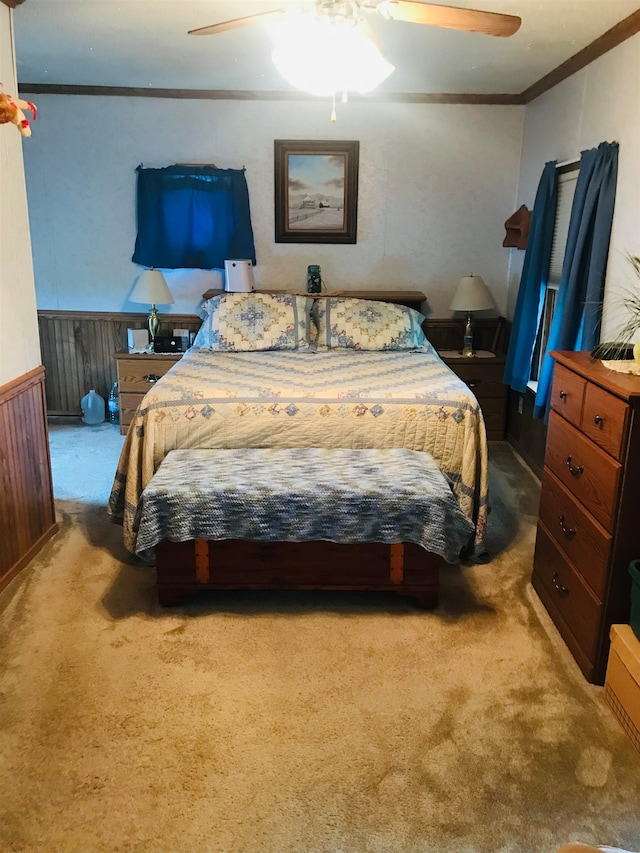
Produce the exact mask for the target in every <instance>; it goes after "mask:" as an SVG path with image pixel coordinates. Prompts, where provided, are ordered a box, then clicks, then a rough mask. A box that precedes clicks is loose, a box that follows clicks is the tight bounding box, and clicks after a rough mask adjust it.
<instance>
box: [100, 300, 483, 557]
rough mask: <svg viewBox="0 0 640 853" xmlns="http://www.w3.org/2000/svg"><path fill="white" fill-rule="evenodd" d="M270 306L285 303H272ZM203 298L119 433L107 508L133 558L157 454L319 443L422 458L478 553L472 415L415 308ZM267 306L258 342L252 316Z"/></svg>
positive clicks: (479, 436)
mask: <svg viewBox="0 0 640 853" xmlns="http://www.w3.org/2000/svg"><path fill="white" fill-rule="evenodd" d="M271 299H276V300H279V301H282V300H284V302H285V303H286V304H285V305H284V306H282V305H276V306H275V309H274V305H273V304H272V303H271V302H270V301H269V300H271ZM256 300H257V301H256ZM287 300H290V302H289V303H287ZM265 301H267V302H268V304H267V306H266V309H265V308H264V304H265ZM210 302H211V303H214V304H213V306H209V311H210V313H209V315H208V318H207V319H206V320H205V322H204V323H203V328H202V329H201V330H200V332H199V333H198V336H197V337H196V341H195V344H194V346H193V347H192V348H191V349H190V350H188V352H187V353H186V354H185V355H184V356H183V358H182V359H181V360H180V361H179V362H178V363H177V364H176V365H174V366H173V367H172V368H171V370H170V371H169V372H168V373H167V374H166V375H165V376H163V377H162V378H161V379H160V380H159V381H158V382H157V383H156V384H155V385H154V386H153V388H152V389H151V390H149V392H148V393H147V394H146V396H145V397H144V399H143V401H142V403H141V405H140V407H139V409H138V411H137V413H136V415H135V417H134V420H133V422H132V424H131V426H130V428H129V431H128V433H127V436H126V439H125V444H124V447H123V450H122V454H121V457H120V461H119V464H118V468H117V472H116V476H115V480H114V484H113V489H112V492H111V497H110V501H109V506H108V513H109V515H110V517H111V518H112V520H114V521H118V522H121V523H122V524H123V528H124V543H125V546H126V547H127V549H128V550H129V551H131V552H132V553H134V554H135V553H137V550H138V549H137V536H138V524H139V517H140V506H141V497H142V494H143V490H144V489H145V487H146V486H147V484H149V482H150V481H151V478H152V477H153V475H154V473H155V472H156V470H157V469H158V466H159V465H160V463H161V462H162V460H163V459H164V457H165V456H166V455H167V454H168V453H169V452H170V451H172V450H175V449H189V448H191V449H209V448H222V449H228V450H233V449H239V448H271V447H272V448H313V447H319V448H323V447H325V448H348V449H354V450H355V449H365V448H372V449H389V448H405V449H409V450H412V451H421V452H425V453H428V454H430V455H431V457H432V458H433V459H434V460H435V462H436V463H437V465H438V467H439V468H440V470H441V471H442V473H443V474H444V476H445V477H446V479H447V481H448V483H449V485H450V487H451V490H452V492H453V494H454V495H455V497H456V500H457V502H458V505H459V507H460V509H461V510H462V512H463V513H464V515H465V516H466V517H467V518H469V519H471V520H472V522H473V526H474V530H475V534H474V536H473V541H472V542H470V543H469V547H470V550H472V551H473V552H474V553H475V555H476V556H479V555H481V554H482V552H483V551H484V540H485V528H486V520H487V510H488V474H487V443H486V434H485V428H484V421H483V418H482V412H481V410H480V407H479V405H478V402H477V400H476V398H475V397H474V395H473V393H472V392H471V391H470V390H469V388H468V387H467V386H466V385H465V384H464V383H463V382H462V381H461V380H460V379H459V378H458V377H457V376H456V375H455V374H454V373H453V372H452V371H451V370H450V369H449V368H448V367H447V366H446V365H445V364H444V363H443V362H442V361H441V359H440V358H439V357H438V355H437V353H436V352H435V350H434V349H433V347H432V346H431V345H430V344H429V343H428V341H427V340H426V339H425V338H424V335H423V333H422V329H421V322H422V320H423V318H422V317H421V315H420V314H418V312H416V311H413V310H412V309H410V308H406V307H404V306H402V307H401V306H397V305H387V304H384V303H377V302H371V301H369V300H353V299H349V298H346V297H341V298H335V299H333V300H332V299H322V300H321V299H317V300H316V299H314V300H312V299H310V298H306V297H296V296H289V295H282V296H278V297H273V296H269V297H267V295H265V294H259V295H258V294H226V295H223V296H221V297H216V298H215V299H213V300H210ZM256 304H257V306H258V310H256ZM281 309H282V310H281ZM225 310H226V312H227V314H226V316H225V315H224V311H225ZM274 311H275V314H276V315H278V317H279V319H278V320H277V322H274V323H272V328H270V330H269V333H268V334H265V329H264V322H263V321H264V317H262V319H260V317H261V316H262V315H264V314H265V313H266V314H267V315H268V316H270V317H271V318H272V319H273V313H274ZM269 312H271V314H270V313H269ZM256 316H257V317H258V320H257V321H256ZM274 328H275V331H274ZM247 330H249V331H247Z"/></svg>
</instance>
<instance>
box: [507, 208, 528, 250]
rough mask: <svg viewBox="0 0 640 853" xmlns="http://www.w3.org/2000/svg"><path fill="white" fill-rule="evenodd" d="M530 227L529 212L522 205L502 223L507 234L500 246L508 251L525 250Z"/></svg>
mask: <svg viewBox="0 0 640 853" xmlns="http://www.w3.org/2000/svg"><path fill="white" fill-rule="evenodd" d="M530 225H531V211H530V210H529V209H528V208H527V206H526V205H524V204H523V205H521V206H520V207H519V208H518V210H516V212H515V213H513V214H512V215H511V216H510V217H509V218H508V219H507V221H506V222H505V223H504V227H505V228H506V229H507V233H506V235H505V238H504V240H503V241H502V245H503V246H504V247H505V248H509V249H526V248H527V238H528V236H529V226H530Z"/></svg>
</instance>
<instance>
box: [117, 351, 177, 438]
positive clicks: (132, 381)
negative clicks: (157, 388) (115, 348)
mask: <svg viewBox="0 0 640 853" xmlns="http://www.w3.org/2000/svg"><path fill="white" fill-rule="evenodd" d="M181 358H182V353H177V352H169V353H160V352H143V353H131V352H127V351H126V350H125V351H123V352H117V353H116V354H115V360H116V367H117V370H118V392H119V402H120V432H121V433H122V435H125V434H126V432H127V430H128V429H129V425H130V423H131V421H132V420H133V416H134V415H135V413H136V410H137V408H138V406H139V405H140V402H141V401H142V398H143V397H144V395H145V394H146V393H147V391H148V390H149V388H151V387H152V386H153V385H154V383H156V382H157V381H158V379H160V377H161V376H164V375H165V373H166V372H167V371H168V370H169V368H170V367H173V365H174V364H175V363H176V362H177V361H180V359H181Z"/></svg>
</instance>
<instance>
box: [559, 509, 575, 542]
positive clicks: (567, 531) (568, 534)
mask: <svg viewBox="0 0 640 853" xmlns="http://www.w3.org/2000/svg"><path fill="white" fill-rule="evenodd" d="M560 530H562V532H563V533H564V535H565V536H566V537H567V539H573V537H574V536H575V535H576V531H575V528H574V527H566V526H565V523H564V515H561V516H560Z"/></svg>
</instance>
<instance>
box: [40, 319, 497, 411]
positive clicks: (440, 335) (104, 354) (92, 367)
mask: <svg viewBox="0 0 640 853" xmlns="http://www.w3.org/2000/svg"><path fill="white" fill-rule="evenodd" d="M160 321H161V324H160V332H159V334H161V335H170V334H171V332H172V330H173V329H174V328H179V329H189V330H190V331H194V332H195V331H197V330H198V329H199V328H200V324H201V323H202V320H201V318H200V317H198V316H197V315H196V314H164V315H162V314H161V315H160ZM38 324H39V327H40V349H41V352H42V362H43V364H44V366H45V368H46V371H47V381H46V399H47V412H48V414H49V415H50V416H54V417H55V416H59V415H75V416H78V417H79V416H80V400H81V399H82V398H83V397H84V395H85V394H86V393H87V391H88V390H89V389H90V388H94V389H95V390H96V391H97V392H98V394H100V395H101V396H102V397H104V398H105V400H106V399H107V396H108V394H109V391H110V390H111V386H112V385H113V383H114V382H115V381H116V362H115V360H114V357H113V355H114V353H116V352H118V351H119V350H125V349H126V348H127V329H145V328H146V326H147V315H146V314H118V313H113V314H110V313H98V312H93V311H38ZM464 325H465V321H464V320H461V319H457V318H455V319H451V320H439V319H433V320H432V319H429V320H427V322H426V324H425V332H426V335H427V337H428V338H429V340H430V341H431V343H432V344H433V345H434V347H435V348H436V349H441V350H445V349H446V350H450V349H456V348H458V349H461V348H462V342H463V337H464ZM508 334H509V324H508V323H506V322H505V321H504V319H503V318H502V317H498V318H489V319H481V320H478V321H476V323H475V326H474V344H475V346H476V348H477V349H492V350H496V351H497V352H505V351H506V347H507V343H508Z"/></svg>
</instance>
